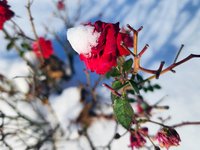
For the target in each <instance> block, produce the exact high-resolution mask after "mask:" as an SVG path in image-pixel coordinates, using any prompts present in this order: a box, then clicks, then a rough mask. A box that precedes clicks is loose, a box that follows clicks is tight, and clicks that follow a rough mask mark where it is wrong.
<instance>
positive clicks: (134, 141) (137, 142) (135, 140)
mask: <svg viewBox="0 0 200 150" xmlns="http://www.w3.org/2000/svg"><path fill="white" fill-rule="evenodd" d="M144 132H145V134H148V128H145V127H144V128H142V129H138V131H137V132H136V131H135V130H133V129H132V130H131V135H130V142H131V144H130V145H129V146H128V147H131V149H132V150H133V147H136V148H140V147H143V146H144V143H146V140H145V139H144V137H143V136H145V134H144ZM142 135H143V136H142Z"/></svg>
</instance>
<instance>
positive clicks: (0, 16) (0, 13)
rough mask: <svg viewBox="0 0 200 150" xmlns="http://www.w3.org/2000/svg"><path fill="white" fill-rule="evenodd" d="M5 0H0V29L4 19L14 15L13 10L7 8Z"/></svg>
mask: <svg viewBox="0 0 200 150" xmlns="http://www.w3.org/2000/svg"><path fill="white" fill-rule="evenodd" d="M9 7H10V6H9V5H7V0H3V1H0V30H1V29H3V24H4V22H5V21H6V20H10V19H11V18H12V17H13V16H14V12H13V11H11V10H10V9H9Z"/></svg>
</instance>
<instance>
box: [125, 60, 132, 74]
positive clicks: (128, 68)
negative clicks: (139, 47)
mask: <svg viewBox="0 0 200 150" xmlns="http://www.w3.org/2000/svg"><path fill="white" fill-rule="evenodd" d="M132 65H133V59H132V58H130V59H129V60H127V61H125V63H124V64H123V69H124V70H125V71H129V70H130V69H131V67H132Z"/></svg>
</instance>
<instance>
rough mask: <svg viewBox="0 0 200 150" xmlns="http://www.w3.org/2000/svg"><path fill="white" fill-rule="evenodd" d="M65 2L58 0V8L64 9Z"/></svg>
mask: <svg viewBox="0 0 200 150" xmlns="http://www.w3.org/2000/svg"><path fill="white" fill-rule="evenodd" d="M63 2H64V0H60V1H58V3H57V8H58V9H59V10H64V9H65V4H64V3H63Z"/></svg>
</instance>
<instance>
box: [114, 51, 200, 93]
mask: <svg viewBox="0 0 200 150" xmlns="http://www.w3.org/2000/svg"><path fill="white" fill-rule="evenodd" d="M198 57H200V55H195V54H190V55H189V56H188V57H186V58H185V59H183V60H181V61H179V62H177V63H174V64H172V65H171V66H169V67H168V68H166V69H164V70H163V71H161V73H160V75H161V74H164V73H166V72H168V71H172V72H174V70H172V69H173V68H175V67H177V66H178V65H180V64H182V63H184V62H186V61H188V60H190V59H192V58H198ZM155 77H156V75H153V76H151V77H149V78H147V79H145V80H143V81H141V82H139V83H137V85H138V86H140V85H142V84H144V83H145V82H147V81H150V80H152V79H154V78H155ZM128 85H129V82H125V83H124V84H122V85H121V86H119V87H117V88H115V89H114V90H119V89H121V88H123V87H126V86H128Z"/></svg>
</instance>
